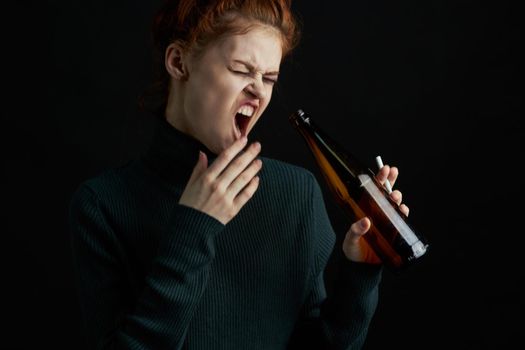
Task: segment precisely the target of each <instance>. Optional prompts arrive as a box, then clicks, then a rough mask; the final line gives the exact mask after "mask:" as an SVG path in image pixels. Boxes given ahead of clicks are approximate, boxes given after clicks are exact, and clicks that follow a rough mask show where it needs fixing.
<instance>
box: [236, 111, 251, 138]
mask: <svg viewBox="0 0 525 350" xmlns="http://www.w3.org/2000/svg"><path fill="white" fill-rule="evenodd" d="M249 123H250V117H247V116H245V115H243V114H241V113H237V114H235V126H236V128H237V131H238V132H239V133H240V134H241V137H243V136H246V133H247V131H248V124H249Z"/></svg>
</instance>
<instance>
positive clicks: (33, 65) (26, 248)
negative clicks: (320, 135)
mask: <svg viewBox="0 0 525 350" xmlns="http://www.w3.org/2000/svg"><path fill="white" fill-rule="evenodd" d="M158 4H159V1H158V0H157V1H152V2H139V1H123V0H120V1H118V0H114V1H83V2H70V1H62V0H60V1H58V0H57V1H47V2H36V1H35V2H31V1H29V2H25V6H24V8H22V7H21V5H16V6H17V8H14V9H13V10H12V11H6V12H5V14H4V16H5V17H8V18H7V19H10V20H11V22H13V25H8V26H7V28H6V31H4V35H6V34H7V35H6V36H7V44H9V45H11V46H12V48H11V49H10V50H8V51H7V52H6V54H5V57H6V58H7V59H8V60H10V62H11V60H12V62H11V63H12V64H13V66H14V65H15V64H16V65H17V66H18V67H20V68H18V69H14V70H13V72H10V73H15V74H14V75H12V76H11V77H14V79H12V80H10V83H9V84H7V85H8V87H9V88H10V91H14V92H15V93H16V94H15V96H13V98H10V97H9V98H8V99H7V100H6V101H5V103H4V106H5V107H6V108H5V111H6V112H5V113H3V116H2V119H3V122H2V129H3V130H2V141H3V142H2V144H3V147H2V148H3V149H2V151H3V152H2V154H4V157H3V164H4V165H3V167H4V169H5V171H4V172H3V173H4V174H3V175H4V176H5V179H6V180H5V181H4V186H3V187H4V191H3V192H4V196H3V199H4V200H3V201H4V203H5V204H6V206H4V207H5V208H7V212H6V211H5V209H4V211H3V212H4V213H6V214H4V215H5V221H4V222H6V223H7V224H4V227H5V228H6V232H3V233H4V234H5V235H3V236H4V237H7V238H8V239H11V238H13V239H14V242H10V243H8V244H6V245H5V246H4V249H3V250H4V257H7V260H6V261H7V262H6V263H5V265H4V269H5V273H4V278H5V281H6V283H5V284H4V283H2V284H3V286H4V288H3V289H4V291H7V292H8V293H9V294H8V295H9V297H8V298H4V300H5V301H6V302H7V308H6V310H8V311H9V312H8V314H7V316H5V315H4V316H5V319H6V320H8V322H7V329H8V338H7V343H8V344H9V345H8V346H7V345H6V346H7V348H26V349H29V348H35V347H37V346H38V347H40V346H41V347H46V348H48V347H50V348H53V347H54V348H64V349H83V345H82V344H83V335H82V333H81V321H80V313H79V305H78V301H77V299H76V291H75V286H74V285H73V269H72V264H71V256H70V247H69V235H68V231H67V221H66V219H67V217H66V215H67V206H68V201H69V198H70V196H71V194H72V191H73V190H74V189H75V188H76V186H78V184H79V183H80V182H82V181H83V180H85V179H87V178H89V177H91V176H95V175H97V174H98V173H99V172H101V171H103V170H105V169H107V168H108V167H112V166H116V165H119V164H122V163H123V162H125V161H126V160H128V159H131V158H133V157H135V156H136V155H137V154H138V153H139V152H141V151H142V150H144V149H145V147H146V145H147V143H148V142H149V140H150V137H151V135H152V130H153V129H152V126H153V124H152V120H151V119H149V118H148V116H147V115H144V114H141V113H140V112H138V110H137V108H136V100H137V96H138V95H139V94H140V93H141V92H142V91H143V90H144V89H145V88H146V87H147V86H148V84H149V83H150V82H151V79H152V55H151V51H152V47H151V43H150V41H149V33H148V28H149V22H150V19H151V15H152V13H153V11H154V9H155V8H156V7H157V6H158ZM294 7H295V10H296V12H297V13H298V14H299V16H300V17H301V19H302V21H303V23H304V26H303V31H304V35H303V40H302V42H301V45H300V46H299V47H298V49H297V50H296V52H295V54H294V55H293V56H292V57H291V59H290V60H289V61H287V62H286V63H284V65H283V66H282V74H281V78H280V82H279V84H278V86H277V88H276V91H275V93H274V98H273V100H272V102H271V104H270V107H269V108H268V110H267V112H266V113H265V116H264V117H263V118H262V119H261V120H260V122H259V124H258V126H257V127H256V129H255V130H254V132H253V134H252V139H258V140H260V141H261V143H262V145H263V148H262V154H263V155H265V156H268V157H274V158H278V159H281V160H284V161H287V162H290V163H293V164H297V165H300V166H303V167H305V168H307V169H310V170H311V171H313V172H314V173H315V174H316V175H317V176H318V180H319V182H320V183H321V185H322V187H323V190H324V193H325V199H326V205H327V208H328V211H329V215H330V217H331V219H332V223H333V226H334V229H335V230H336V232H337V233H338V235H339V241H338V243H337V246H336V252H335V254H338V253H339V248H340V242H341V239H342V235H343V234H344V232H345V231H346V229H347V228H348V227H349V224H350V223H348V222H346V221H345V220H344V217H343V215H342V213H341V212H340V211H339V209H338V208H337V207H336V206H335V203H334V202H333V201H332V197H331V195H330V193H329V192H328V189H327V187H326V186H325V184H324V182H323V179H322V177H321V176H320V173H319V172H318V171H317V168H316V165H315V163H314V162H313V158H311V156H310V154H309V151H308V150H307V148H306V146H305V144H304V142H303V141H302V140H301V139H300V137H299V134H298V133H297V132H296V131H295V130H293V129H292V128H291V126H290V124H289V123H288V121H287V117H288V115H289V114H290V113H291V112H292V111H294V110H295V109H297V108H303V109H305V110H306V111H307V112H309V113H310V114H311V115H312V116H313V117H314V118H315V120H316V121H317V122H318V124H320V125H321V126H322V127H323V128H325V130H326V131H327V132H329V133H330V134H331V135H333V137H334V138H335V139H337V140H339V141H341V143H342V144H343V145H344V146H345V147H347V148H348V149H349V150H351V151H352V152H353V153H354V154H355V155H357V156H358V157H360V158H362V159H363V160H364V161H366V162H368V163H369V165H370V166H374V163H373V161H374V158H375V156H376V155H378V154H380V155H381V156H382V157H383V160H384V162H385V164H390V165H395V166H397V167H398V168H399V169H400V177H399V180H398V182H397V183H396V186H395V187H396V188H398V189H400V190H401V191H402V192H403V195H404V202H405V203H406V204H407V205H408V206H409V207H410V208H411V212H410V218H411V220H412V223H413V224H414V226H415V227H417V228H418V229H419V230H420V231H421V232H422V233H424V234H425V236H426V237H427V238H428V239H429V241H430V244H431V248H430V250H429V253H428V256H427V257H426V258H425V259H424V260H423V261H422V262H421V264H420V265H418V266H415V267H414V268H413V269H411V270H410V271H408V272H407V273H405V274H403V275H401V276H394V275H392V274H390V273H388V272H387V273H385V274H384V278H383V281H382V284H381V297H380V303H379V307H378V310H377V313H376V315H375V317H374V319H373V322H372V324H371V327H370V332H369V337H368V340H367V343H366V349H383V348H386V347H387V346H388V347H390V348H392V349H434V348H435V349H438V348H448V349H480V348H499V349H503V348H509V347H510V344H511V343H512V342H513V341H518V342H519V341H520V337H519V336H518V334H519V333H518V332H519V331H521V330H522V328H523V326H524V324H523V311H524V310H523V303H524V294H525V289H524V273H523V271H522V269H521V268H520V267H519V265H520V264H522V263H520V261H521V260H522V259H521V255H522V254H523V253H522V248H521V242H523V239H522V237H521V236H522V235H523V228H522V225H521V223H522V218H523V210H522V209H523V206H522V204H521V203H522V201H521V199H522V198H523V197H522V195H523V190H522V188H523V180H522V176H523V173H522V171H521V169H522V167H521V165H520V163H521V162H522V159H523V158H522V156H521V150H522V149H523V122H522V120H521V117H520V115H521V114H520V112H521V107H522V106H521V105H522V91H523V90H522V84H523V83H522V81H519V80H518V78H517V76H518V74H519V73H521V65H518V63H521V62H520V60H519V59H518V53H517V50H518V47H519V46H522V43H521V42H519V40H522V38H521V37H520V34H519V31H518V26H517V23H518V20H519V19H518V18H517V16H518V15H517V13H518V11H517V10H516V9H515V8H513V6H511V4H510V2H508V1H498V2H491V3H487V4H485V3H482V2H479V1H466V0H455V1H434V0H427V1H415V0H413V1H407V0H403V1H396V2H394V1H350V2H349V1H337V2H336V1H323V2H316V1H295V4H294ZM9 17H10V18H9ZM5 67H8V69H7V70H9V67H11V66H9V65H7V66H5ZM4 96H5V95H4ZM7 96H9V95H7ZM2 231H3V230H2ZM334 256H336V255H334ZM331 276H332V275H331V265H330V266H329V268H328V270H327V285H328V288H330V283H331V281H332V280H331ZM329 290H330V289H329ZM4 329H5V326H4ZM2 348H5V347H4V346H2Z"/></svg>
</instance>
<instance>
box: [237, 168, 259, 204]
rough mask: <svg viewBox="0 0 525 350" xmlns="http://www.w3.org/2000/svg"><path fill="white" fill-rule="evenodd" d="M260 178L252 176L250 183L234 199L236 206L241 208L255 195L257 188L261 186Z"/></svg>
mask: <svg viewBox="0 0 525 350" xmlns="http://www.w3.org/2000/svg"><path fill="white" fill-rule="evenodd" d="M259 183H260V179H259V176H255V177H254V178H252V180H251V181H250V183H249V184H248V185H247V186H246V187H245V188H244V190H243V191H241V193H239V195H238V196H237V197H235V199H234V200H233V204H234V205H235V208H237V210H240V209H241V208H242V207H243V206H244V205H245V204H246V202H248V201H249V200H250V198H252V197H253V195H254V193H255V191H257V188H258V187H259Z"/></svg>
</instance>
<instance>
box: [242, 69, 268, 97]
mask: <svg viewBox="0 0 525 350" xmlns="http://www.w3.org/2000/svg"><path fill="white" fill-rule="evenodd" d="M245 91H246V92H247V93H249V94H250V95H252V96H253V97H255V98H257V99H261V100H262V99H264V98H265V97H266V88H265V86H264V82H263V76H262V74H256V75H255V77H254V78H253V80H252V82H251V83H250V84H248V86H246V88H245Z"/></svg>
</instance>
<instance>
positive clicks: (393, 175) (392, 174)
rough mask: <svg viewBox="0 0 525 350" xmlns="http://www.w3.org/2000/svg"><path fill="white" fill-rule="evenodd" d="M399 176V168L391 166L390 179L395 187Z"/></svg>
mask: <svg viewBox="0 0 525 350" xmlns="http://www.w3.org/2000/svg"><path fill="white" fill-rule="evenodd" d="M398 176H399V169H398V168H397V167H395V166H393V167H391V168H390V173H389V174H388V181H390V185H391V186H392V187H394V183H395V182H396V180H397V177H398Z"/></svg>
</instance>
